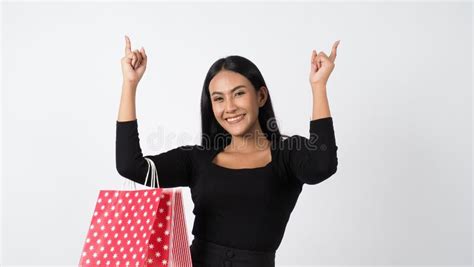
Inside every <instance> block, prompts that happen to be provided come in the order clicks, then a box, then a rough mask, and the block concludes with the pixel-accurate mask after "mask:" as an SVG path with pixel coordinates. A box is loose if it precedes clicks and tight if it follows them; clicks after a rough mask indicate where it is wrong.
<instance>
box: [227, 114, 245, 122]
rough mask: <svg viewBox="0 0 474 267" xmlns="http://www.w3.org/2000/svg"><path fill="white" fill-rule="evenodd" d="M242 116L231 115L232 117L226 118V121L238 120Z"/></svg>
mask: <svg viewBox="0 0 474 267" xmlns="http://www.w3.org/2000/svg"><path fill="white" fill-rule="evenodd" d="M242 116H244V115H240V116H238V117H233V118H228V119H227V121H231V122H232V121H236V120H239V119H240V118H241V117H242Z"/></svg>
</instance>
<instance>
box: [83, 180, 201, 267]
mask: <svg viewBox="0 0 474 267" xmlns="http://www.w3.org/2000/svg"><path fill="white" fill-rule="evenodd" d="M79 266H140V267H142V266H174V267H181V266H182V267H192V262H191V255H190V251H189V244H188V240H187V231H186V224H185V220H184V212H183V207H182V195H181V190H180V189H163V188H156V189H145V190H132V191H126V190H120V191H113V190H101V191H100V192H99V197H98V199H97V203H96V206H95V210H94V214H93V216H92V221H91V224H90V227H89V230H88V233H87V237H86V241H85V243H84V247H83V250H82V254H81V259H80V263H79Z"/></svg>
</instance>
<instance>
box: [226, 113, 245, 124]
mask: <svg viewBox="0 0 474 267" xmlns="http://www.w3.org/2000/svg"><path fill="white" fill-rule="evenodd" d="M245 115H246V114H241V115H239V116H236V117H232V118H227V119H225V120H226V121H227V122H228V123H229V124H236V123H239V122H240V121H241V120H242V119H243V118H244V116H245Z"/></svg>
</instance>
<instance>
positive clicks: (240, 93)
mask: <svg viewBox="0 0 474 267" xmlns="http://www.w3.org/2000/svg"><path fill="white" fill-rule="evenodd" d="M243 94H245V93H244V92H242V91H241V92H238V93H236V95H243Z"/></svg>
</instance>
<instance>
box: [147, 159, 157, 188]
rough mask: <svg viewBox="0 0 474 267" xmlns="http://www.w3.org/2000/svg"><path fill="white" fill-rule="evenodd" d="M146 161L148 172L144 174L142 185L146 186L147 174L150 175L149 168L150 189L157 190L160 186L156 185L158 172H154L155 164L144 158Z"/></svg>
mask: <svg viewBox="0 0 474 267" xmlns="http://www.w3.org/2000/svg"><path fill="white" fill-rule="evenodd" d="M145 159H146V161H147V162H148V171H147V172H146V178H145V183H144V185H145V186H146V182H147V181H148V174H149V173H150V168H151V181H150V182H151V184H150V186H151V187H155V188H159V187H160V184H159V183H158V171H157V170H156V166H155V162H153V160H151V159H149V158H146V157H145Z"/></svg>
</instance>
